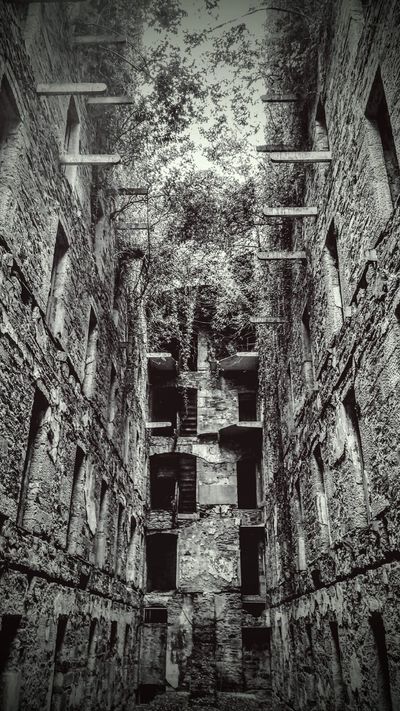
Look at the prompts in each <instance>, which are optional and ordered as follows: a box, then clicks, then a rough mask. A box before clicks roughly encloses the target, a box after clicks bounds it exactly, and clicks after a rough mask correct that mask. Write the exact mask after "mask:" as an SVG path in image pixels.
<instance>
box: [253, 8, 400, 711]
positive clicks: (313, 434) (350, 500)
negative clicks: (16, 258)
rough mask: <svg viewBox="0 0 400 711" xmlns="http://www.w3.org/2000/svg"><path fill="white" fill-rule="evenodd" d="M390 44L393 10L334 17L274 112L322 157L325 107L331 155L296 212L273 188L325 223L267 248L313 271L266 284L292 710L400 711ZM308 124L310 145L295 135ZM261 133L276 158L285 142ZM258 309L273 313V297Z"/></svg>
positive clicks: (278, 662)
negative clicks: (387, 135)
mask: <svg viewBox="0 0 400 711" xmlns="http://www.w3.org/2000/svg"><path fill="white" fill-rule="evenodd" d="M398 28H399V6H398V3H396V2H389V3H382V2H376V3H374V2H370V3H362V4H361V3H358V2H356V0H353V2H341V3H337V5H335V7H333V8H332V17H331V18H330V19H329V21H328V24H327V26H326V27H325V30H324V32H323V36H322V38H321V41H320V44H319V58H318V84H317V94H316V97H315V96H314V97H312V98H311V99H310V98H308V99H307V102H306V106H305V107H304V104H303V102H299V103H292V104H291V105H290V106H288V107H286V109H282V108H277V109H276V111H278V112H279V111H283V110H286V111H287V112H288V114H287V116H288V121H287V122H286V131H287V132H286V134H285V136H284V141H285V142H287V144H288V145H295V146H296V145H298V146H299V148H307V146H308V148H309V149H314V150H316V149H318V148H319V149H321V144H320V142H319V141H320V139H321V133H320V131H321V122H320V115H321V114H320V113H319V114H317V113H316V112H317V105H318V100H319V101H320V103H321V105H322V106H323V108H324V111H325V116H326V129H327V139H328V142H329V149H330V150H331V152H332V162H331V163H330V164H329V165H328V166H326V165H325V166H324V165H317V164H315V165H312V166H309V167H302V168H301V170H302V172H303V174H304V175H305V176H306V179H305V190H304V192H302V191H300V192H299V193H298V195H297V201H298V202H292V201H291V200H290V198H289V199H288V198H285V188H286V178H287V175H285V173H284V172H283V173H282V180H281V182H279V181H278V186H277V189H278V193H277V195H276V197H277V199H278V200H279V199H281V200H282V202H283V204H299V205H302V204H304V205H310V206H311V205H316V206H318V208H319V215H318V218H317V219H316V220H312V219H307V220H303V222H302V225H301V227H300V226H297V227H296V228H295V229H293V231H292V238H291V241H289V243H288V242H286V243H285V241H284V240H285V238H284V236H283V234H280V231H279V228H278V229H275V232H274V235H271V236H270V237H269V242H268V244H267V245H266V247H267V248H273V247H274V246H275V247H276V243H275V244H274V242H273V240H274V239H275V240H276V241H277V243H278V245H279V247H280V248H281V249H292V250H299V249H301V250H305V252H306V255H307V263H306V264H305V263H304V264H303V265H300V264H296V265H294V266H293V265H291V264H290V263H286V264H281V265H280V266H278V267H275V270H276V272H275V274H274V273H273V268H271V269H270V271H269V272H268V275H269V278H270V279H271V276H272V277H275V278H277V279H278V280H281V283H282V281H283V283H284V285H286V286H285V288H286V293H287V294H288V293H289V294H290V297H289V303H288V304H287V306H286V314H287V319H288V323H287V324H286V325H285V326H284V327H281V329H280V330H279V332H278V333H277V335H276V337H275V346H276V347H277V349H278V350H277V353H278V364H277V372H275V374H274V380H273V381H272V377H268V375H269V374H268V371H267V381H266V404H265V408H266V411H270V412H272V413H274V412H275V414H277V413H280V419H278V423H279V425H280V430H281V432H280V435H279V433H277V432H276V431H275V432H274V431H272V432H270V433H267V434H266V448H265V461H264V469H265V473H266V478H267V480H269V484H268V486H267V491H266V496H267V505H266V521H267V526H266V528H267V570H269V571H270V573H269V576H268V588H269V589H268V591H267V592H268V596H269V597H270V604H271V609H270V612H271V623H272V669H273V674H272V678H273V688H274V690H275V692H276V693H277V694H278V696H279V697H280V698H281V699H282V700H284V701H285V702H286V703H287V704H288V705H289V706H290V708H295V709H299V710H300V709H306V708H307V709H309V708H315V709H334V708H336V709H337V708H351V709H370V710H371V711H372V709H395V708H397V707H398V706H399V704H400V688H399V670H398V663H397V658H398V654H399V644H400V637H399V632H398V629H397V627H398V621H397V619H398V606H399V587H398V575H399V568H398V563H397V560H398V557H399V541H398V534H397V529H398V525H397V524H398V503H399V502H398V492H397V485H396V481H397V480H398V467H399V461H398V446H397V437H396V432H395V429H396V424H397V421H398V418H399V409H400V391H399V359H398V347H399V317H398V303H399V294H400V292H399V280H398V267H399V265H398V260H399V249H398V229H399V214H398V204H399V203H398V200H396V199H394V200H393V199H391V197H390V192H389V182H390V181H389V180H388V176H387V173H386V169H385V160H384V155H383V151H382V142H381V139H380V137H379V130H378V128H379V127H378V126H377V123H376V122H374V119H373V118H371V113H370V112H371V111H372V110H373V109H371V108H370V107H371V105H372V103H373V102H372V103H371V99H370V95H371V89H372V87H373V83H374V80H375V77H376V76H377V70H378V67H380V74H381V78H382V83H383V87H384V91H385V96H386V102H387V107H388V113H389V116H390V123H391V126H392V131H393V139H394V144H395V150H396V152H397V156H399V155H400V134H399V131H400V123H399V110H400V104H399V97H398V93H397V91H396V89H395V87H396V86H397V85H398V82H399V72H400V63H399V53H398V46H399V34H398ZM281 51H283V52H284V46H282V48H281ZM282 81H283V83H284V79H283V78H282ZM284 88H285V89H286V90H287V86H285V87H284ZM290 89H295V90H298V89H299V87H293V86H292V87H290ZM376 101H378V99H376V98H375V103H376ZM304 108H306V110H307V116H308V132H309V136H308V139H307V140H305V137H304V135H299V134H298V132H297V131H296V121H298V116H299V115H300V112H303V111H304ZM270 110H271V111H272V112H274V110H275V109H274V105H271V108H270ZM269 129H270V134H269V135H268V142H269V143H273V142H274V141H275V140H282V134H281V132H280V133H279V136H276V135H273V129H272V128H271V126H270V125H269ZM271 134H272V135H271ZM385 140H386V139H385ZM299 141H302V144H300V143H299ZM385 150H386V151H388V150H389V149H388V148H387V147H386V149H385ZM278 169H279V170H280V168H278ZM284 170H285V169H283V171H284ZM296 170H300V169H296ZM300 184H301V183H300ZM279 191H280V192H279ZM332 221H333V222H332ZM271 229H273V228H271ZM332 232H334V238H336V245H337V257H336V256H335V255H333V250H332ZM279 240H280V241H279ZM282 240H283V241H282ZM371 250H375V252H374V251H372V252H371ZM336 259H337V261H338V265H337V264H335V261H336ZM276 283H278V282H275V284H276ZM273 288H274V287H272V289H273ZM266 300H267V307H268V305H269V307H270V308H271V306H272V308H275V307H276V302H275V301H274V300H273V297H271V296H270V294H269V293H268V287H266ZM396 309H397V311H396ZM261 337H262V334H261ZM275 382H277V387H275V385H274V384H275ZM271 400H272V402H271ZM278 417H279V414H278ZM266 427H267V428H268V422H267V421H266ZM268 462H270V464H271V467H269V464H268Z"/></svg>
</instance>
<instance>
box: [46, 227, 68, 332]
mask: <svg viewBox="0 0 400 711" xmlns="http://www.w3.org/2000/svg"><path fill="white" fill-rule="evenodd" d="M68 249H69V245H68V240H67V238H66V236H65V232H64V230H63V228H62V225H61V223H59V224H58V229H57V235H56V244H55V247H54V255H53V265H52V268H51V281H50V291H49V298H48V301H47V322H48V324H49V327H50V329H51V330H52V331H53V333H54V334H55V335H56V336H58V337H60V336H62V335H63V328H64V318H65V302H64V297H65V294H64V290H65V281H66V276H67V269H68Z"/></svg>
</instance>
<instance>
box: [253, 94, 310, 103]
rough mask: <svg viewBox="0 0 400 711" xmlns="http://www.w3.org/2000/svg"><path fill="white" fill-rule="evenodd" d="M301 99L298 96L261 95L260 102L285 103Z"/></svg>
mask: <svg viewBox="0 0 400 711" xmlns="http://www.w3.org/2000/svg"><path fill="white" fill-rule="evenodd" d="M300 99H301V96H300V94H272V93H271V94H263V95H262V97H261V101H264V102H265V103H268V104H269V103H274V102H275V103H282V104H283V103H286V102H289V101H299V100H300Z"/></svg>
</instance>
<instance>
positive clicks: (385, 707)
mask: <svg viewBox="0 0 400 711" xmlns="http://www.w3.org/2000/svg"><path fill="white" fill-rule="evenodd" d="M369 624H370V626H371V630H372V635H373V638H374V642H375V649H376V656H377V662H378V703H379V707H378V708H379V711H393V702H392V691H391V684H390V668H389V659H388V652H387V647H386V631H385V625H384V624H383V620H382V616H381V615H380V614H379V612H375V613H374V614H373V615H372V616H371V617H370V618H369Z"/></svg>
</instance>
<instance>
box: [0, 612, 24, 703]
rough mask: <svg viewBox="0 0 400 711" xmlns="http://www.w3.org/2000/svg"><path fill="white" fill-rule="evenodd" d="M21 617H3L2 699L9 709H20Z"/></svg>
mask: <svg viewBox="0 0 400 711" xmlns="http://www.w3.org/2000/svg"><path fill="white" fill-rule="evenodd" d="M21 619H22V618H21V615H3V616H2V617H1V629H0V697H1V699H3V700H5V699H7V701H8V703H9V705H8V706H7V708H10V709H18V708H19V682H20V674H21V670H20V645H19V644H17V638H18V632H19V628H20V625H21Z"/></svg>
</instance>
